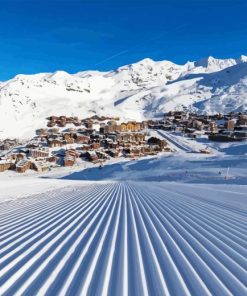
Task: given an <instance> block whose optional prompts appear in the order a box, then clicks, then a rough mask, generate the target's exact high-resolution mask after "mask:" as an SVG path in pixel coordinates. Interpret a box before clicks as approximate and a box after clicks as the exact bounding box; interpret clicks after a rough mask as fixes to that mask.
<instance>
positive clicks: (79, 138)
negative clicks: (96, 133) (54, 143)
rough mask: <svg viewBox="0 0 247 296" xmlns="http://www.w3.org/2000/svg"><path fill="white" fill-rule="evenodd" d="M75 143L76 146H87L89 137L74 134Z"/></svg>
mask: <svg viewBox="0 0 247 296" xmlns="http://www.w3.org/2000/svg"><path fill="white" fill-rule="evenodd" d="M75 142H76V143H77V144H88V143H89V142H90V137H87V136H84V135H80V134H76V135H75Z"/></svg>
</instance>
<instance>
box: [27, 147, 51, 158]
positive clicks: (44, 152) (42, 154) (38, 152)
mask: <svg viewBox="0 0 247 296" xmlns="http://www.w3.org/2000/svg"><path fill="white" fill-rule="evenodd" d="M30 156H31V157H33V158H46V157H48V156H49V150H48V149H45V148H42V149H30Z"/></svg>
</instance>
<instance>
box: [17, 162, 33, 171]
mask: <svg viewBox="0 0 247 296" xmlns="http://www.w3.org/2000/svg"><path fill="white" fill-rule="evenodd" d="M30 168H31V161H30V160H28V159H22V160H20V161H18V162H17V164H16V172H17V173H25V172H26V171H27V170H29V169H30Z"/></svg>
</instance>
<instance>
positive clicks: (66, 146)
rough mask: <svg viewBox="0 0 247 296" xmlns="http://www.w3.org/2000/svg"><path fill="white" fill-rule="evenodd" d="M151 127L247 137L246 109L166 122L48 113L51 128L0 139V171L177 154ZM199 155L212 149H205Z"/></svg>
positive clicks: (226, 138) (214, 137) (176, 116)
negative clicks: (22, 138)
mask: <svg viewBox="0 0 247 296" xmlns="http://www.w3.org/2000/svg"><path fill="white" fill-rule="evenodd" d="M151 130H157V131H158V130H166V131H170V132H178V133H181V134H183V135H186V136H188V137H189V138H191V139H196V138H197V137H201V136H207V137H208V140H209V141H221V142H230V141H243V140H246V139H247V113H229V114H215V115H211V116H210V115H198V114H193V113H187V112H184V111H174V112H172V111H171V112H168V113H166V114H164V117H163V119H162V120H147V121H142V122H134V121H129V122H121V121H120V118H115V117H110V116H109V117H105V116H97V115H94V116H92V117H90V118H85V119H82V120H80V119H79V118H78V117H66V116H59V117H58V116H50V117H48V118H47V126H46V127H44V128H41V129H39V130H37V131H36V135H35V136H34V137H33V138H32V139H30V140H28V141H26V142H21V141H20V140H18V139H3V140H0V172H4V171H6V170H14V171H16V172H17V173H24V172H26V171H27V170H35V171H37V172H45V171H49V170H51V169H52V168H54V167H61V166H64V167H71V166H74V165H75V164H76V163H77V162H78V161H88V162H92V163H94V164H95V165H98V166H99V168H102V167H103V163H104V162H105V161H106V160H108V159H110V158H119V157H125V158H130V159H136V158H139V157H144V156H149V155H156V154H158V153H161V152H163V153H167V152H170V153H172V152H174V151H173V149H172V148H171V147H170V145H169V142H168V141H167V140H166V139H161V138H158V137H155V136H152V135H151ZM198 153H207V154H210V153H211V152H210V150H209V149H205V150H200V151H198Z"/></svg>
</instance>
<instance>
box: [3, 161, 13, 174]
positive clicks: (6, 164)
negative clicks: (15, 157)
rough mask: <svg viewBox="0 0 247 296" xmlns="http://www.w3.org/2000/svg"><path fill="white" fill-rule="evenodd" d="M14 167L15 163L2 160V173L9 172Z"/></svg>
mask: <svg viewBox="0 0 247 296" xmlns="http://www.w3.org/2000/svg"><path fill="white" fill-rule="evenodd" d="M12 167H13V162H11V161H9V160H0V172H4V171H7V170H9V169H11V168H12Z"/></svg>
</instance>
